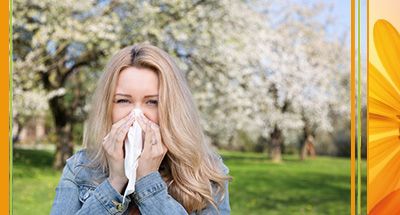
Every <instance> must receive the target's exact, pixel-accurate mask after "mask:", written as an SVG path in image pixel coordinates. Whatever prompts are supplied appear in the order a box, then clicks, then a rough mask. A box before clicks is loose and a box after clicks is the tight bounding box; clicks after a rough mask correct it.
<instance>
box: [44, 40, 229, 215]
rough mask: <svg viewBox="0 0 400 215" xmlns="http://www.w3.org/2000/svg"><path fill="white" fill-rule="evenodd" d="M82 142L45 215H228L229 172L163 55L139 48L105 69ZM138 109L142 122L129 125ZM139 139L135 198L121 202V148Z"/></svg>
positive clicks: (128, 49)
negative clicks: (130, 138) (136, 135)
mask: <svg viewBox="0 0 400 215" xmlns="http://www.w3.org/2000/svg"><path fill="white" fill-rule="evenodd" d="M92 101H93V104H92V110H91V113H90V115H89V120H88V123H87V127H86V130H85V134H84V140H83V142H84V146H85V149H83V150H80V151H78V152H77V153H76V154H75V155H74V156H72V157H71V158H70V159H68V160H67V164H66V166H65V168H64V170H63V174H62V176H61V180H60V182H59V184H58V186H57V188H56V197H55V200H54V203H53V207H52V211H51V214H139V213H140V214H230V206H229V196H228V180H230V177H229V176H227V173H228V169H227V167H226V166H225V165H224V164H223V162H222V160H221V157H220V156H218V155H217V154H216V153H214V152H213V151H212V150H211V148H210V146H209V144H208V143H207V142H206V140H205V137H204V134H203V132H202V128H201V125H200V121H199V115H198V113H197V110H196V108H195V104H194V102H193V100H192V96H191V93H190V90H189V88H188V85H187V83H186V81H185V79H184V76H183V74H182V73H181V72H180V71H179V69H178V68H177V66H176V65H175V63H174V62H173V60H172V59H171V57H170V56H168V54H167V53H166V52H164V51H162V50H161V49H159V48H157V47H154V46H151V45H147V44H139V45H135V46H130V47H126V48H124V49H122V50H120V51H119V52H118V53H117V54H115V55H114V56H113V57H112V59H111V60H110V62H109V63H108V64H107V66H106V68H105V72H104V73H103V75H102V77H101V79H100V80H99V83H98V85H97V89H96V91H95V94H94V97H93V99H92ZM133 109H140V110H141V111H142V112H143V114H144V115H143V117H139V118H138V117H132V116H131V114H129V113H130V112H131V111H132V110H133ZM135 120H137V121H138V123H139V125H140V127H141V128H142V130H143V131H144V143H143V151H142V153H141V155H140V157H139V159H138V167H137V171H136V174H137V175H136V184H135V192H134V193H133V194H131V195H129V196H127V197H126V199H125V201H123V194H124V189H125V187H126V185H127V183H128V179H127V177H126V176H125V173H124V140H125V139H126V136H127V132H128V130H129V127H131V126H132V124H133V122H134V121H135Z"/></svg>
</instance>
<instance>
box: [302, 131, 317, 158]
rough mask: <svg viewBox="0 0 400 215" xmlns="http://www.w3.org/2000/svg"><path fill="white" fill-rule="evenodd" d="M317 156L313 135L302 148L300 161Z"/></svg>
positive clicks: (310, 135) (309, 135)
mask: <svg viewBox="0 0 400 215" xmlns="http://www.w3.org/2000/svg"><path fill="white" fill-rule="evenodd" d="M315 155H316V152H315V147H314V136H313V135H312V134H308V135H307V137H306V138H305V141H304V142H303V145H302V147H301V154H300V159H301V160H304V159H306V157H307V156H310V157H315Z"/></svg>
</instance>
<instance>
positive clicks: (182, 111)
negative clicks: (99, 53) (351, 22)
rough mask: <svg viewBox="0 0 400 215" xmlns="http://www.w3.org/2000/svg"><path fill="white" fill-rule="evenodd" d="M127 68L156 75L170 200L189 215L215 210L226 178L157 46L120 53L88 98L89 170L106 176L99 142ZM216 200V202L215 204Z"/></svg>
mask: <svg viewBox="0 0 400 215" xmlns="http://www.w3.org/2000/svg"><path fill="white" fill-rule="evenodd" d="M127 67H139V68H148V69H151V70H153V71H154V72H156V73H157V74H158V79H159V83H160V84H159V104H158V115H159V126H160V131H161V137H162V140H163V142H164V144H165V145H166V146H167V148H168V152H167V154H166V156H165V157H164V160H163V161H162V164H161V166H160V169H159V172H160V174H161V175H162V176H163V179H164V181H165V182H166V183H167V184H168V185H169V186H168V191H169V194H170V195H171V196H173V197H174V198H175V199H176V200H177V201H178V202H180V203H181V204H182V206H183V207H184V208H185V209H186V210H187V211H188V212H194V211H200V210H201V209H203V208H205V207H206V206H207V204H211V205H213V206H214V207H216V208H217V204H218V201H220V200H222V199H223V197H224V195H223V194H224V193H225V186H224V184H225V181H226V180H230V177H229V176H227V175H225V174H224V172H223V171H222V165H223V164H222V161H221V159H219V156H218V155H217V153H215V152H214V151H213V150H212V148H211V146H210V144H209V142H208V141H206V138H205V136H204V133H203V131H202V127H201V124H200V118H199V114H198V111H197V108H196V106H195V103H194V101H193V98H192V95H191V92H190V90H189V87H188V84H187V82H186V80H185V78H184V76H183V74H182V72H181V71H180V70H179V69H178V67H177V66H176V64H175V63H174V61H173V60H172V58H171V57H170V56H169V55H168V54H167V53H166V52H164V51H163V50H161V49H159V48H157V47H155V46H152V45H149V44H137V45H133V46H128V47H126V48H123V49H122V50H120V51H119V52H117V53H116V54H115V55H114V56H113V57H112V58H111V60H110V61H109V62H108V64H107V66H106V67H105V70H104V73H103V74H102V76H101V78H100V80H99V82H98V84H97V88H96V90H95V93H94V96H93V98H92V105H91V112H90V115H89V119H88V122H87V124H86V128H85V132H84V137H83V144H84V146H85V147H86V150H87V154H88V156H89V158H90V160H91V164H93V166H94V167H97V168H101V169H102V170H103V171H104V172H105V173H107V172H108V166H107V161H106V156H105V151H104V149H103V147H102V140H103V137H104V136H106V134H107V133H108V132H109V131H110V130H111V126H112V117H111V116H112V115H111V113H112V99H113V96H114V93H115V88H116V84H117V79H118V75H119V73H120V72H121V71H122V70H123V69H125V68H127ZM213 186H216V188H217V189H216V193H213ZM215 195H218V196H219V197H220V198H219V199H217V201H215V200H214V196H215Z"/></svg>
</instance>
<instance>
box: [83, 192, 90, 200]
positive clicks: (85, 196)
mask: <svg viewBox="0 0 400 215" xmlns="http://www.w3.org/2000/svg"><path fill="white" fill-rule="evenodd" d="M89 195H90V194H89V191H88V192H86V193H85V195H83V198H84V199H85V200H86V199H87V198H88V197H89Z"/></svg>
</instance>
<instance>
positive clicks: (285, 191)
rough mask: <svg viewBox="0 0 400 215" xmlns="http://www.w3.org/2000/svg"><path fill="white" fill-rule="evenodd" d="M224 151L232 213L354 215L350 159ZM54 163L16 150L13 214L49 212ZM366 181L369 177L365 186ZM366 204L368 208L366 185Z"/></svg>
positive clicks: (55, 179)
mask: <svg viewBox="0 0 400 215" xmlns="http://www.w3.org/2000/svg"><path fill="white" fill-rule="evenodd" d="M222 155H223V158H224V160H225V163H226V164H227V166H228V167H229V168H230V175H232V176H233V181H232V182H231V184H230V187H229V189H230V202H231V208H232V214H267V215H278V214H282V215H287V214H299V215H300V214H307V215H312V214H324V215H325V214H335V215H336V214H350V162H349V160H348V159H342V158H331V157H318V158H316V159H309V160H306V161H299V160H298V158H297V157H293V156H284V161H283V162H282V163H280V164H275V163H271V162H270V161H268V160H267V159H266V157H265V155H263V154H256V153H238V152H223V153H222ZM51 162H52V153H51V152H50V151H44V150H22V149H17V150H15V151H14V165H13V188H12V189H13V214H15V215H19V214H38V215H39V214H49V212H50V208H51V204H52V201H53V198H54V194H55V187H56V186H57V183H58V180H59V177H60V174H61V172H59V171H55V170H53V169H52V168H51ZM363 169H364V170H365V163H363ZM365 181H366V178H365V176H364V177H363V184H364V185H365ZM363 202H364V203H363V205H364V208H363V211H365V189H364V190H363ZM363 214H365V213H363Z"/></svg>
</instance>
